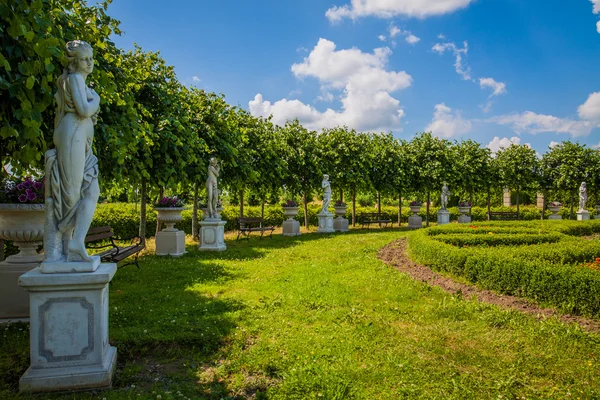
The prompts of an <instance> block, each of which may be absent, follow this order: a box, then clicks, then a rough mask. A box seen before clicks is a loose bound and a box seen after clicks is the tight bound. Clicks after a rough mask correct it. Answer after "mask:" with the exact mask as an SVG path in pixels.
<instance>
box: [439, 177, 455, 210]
mask: <svg viewBox="0 0 600 400" xmlns="http://www.w3.org/2000/svg"><path fill="white" fill-rule="evenodd" d="M450 196H452V193H450V190H448V186H447V184H446V182H445V181H444V186H443V187H442V194H441V201H442V208H441V209H442V210H445V209H446V207H447V206H448V197H450Z"/></svg>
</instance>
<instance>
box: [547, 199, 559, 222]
mask: <svg viewBox="0 0 600 400" xmlns="http://www.w3.org/2000/svg"><path fill="white" fill-rule="evenodd" d="M561 206H562V204H561V203H560V202H559V201H551V202H550V203H548V210H550V211H551V212H552V214H551V215H549V216H548V219H561V218H562V217H561V216H560V215H558V213H559V212H560V207H561Z"/></svg>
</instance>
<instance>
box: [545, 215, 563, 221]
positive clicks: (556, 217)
mask: <svg viewBox="0 0 600 400" xmlns="http://www.w3.org/2000/svg"><path fill="white" fill-rule="evenodd" d="M548 219H553V220H555V221H556V220H559V219H562V216H561V215H558V214H550V215H548Z"/></svg>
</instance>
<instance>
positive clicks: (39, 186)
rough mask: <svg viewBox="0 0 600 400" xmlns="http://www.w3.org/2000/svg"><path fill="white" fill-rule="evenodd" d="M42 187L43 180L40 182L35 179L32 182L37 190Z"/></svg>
mask: <svg viewBox="0 0 600 400" xmlns="http://www.w3.org/2000/svg"><path fill="white" fill-rule="evenodd" d="M43 187H44V182H42V181H37V182H34V183H33V188H34V189H35V190H39V189H41V188H43Z"/></svg>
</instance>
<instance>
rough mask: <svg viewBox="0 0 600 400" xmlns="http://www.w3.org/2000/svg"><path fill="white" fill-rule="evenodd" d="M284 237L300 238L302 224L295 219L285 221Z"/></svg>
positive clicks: (283, 226)
mask: <svg viewBox="0 0 600 400" xmlns="http://www.w3.org/2000/svg"><path fill="white" fill-rule="evenodd" d="M281 227H282V228H283V236H300V222H298V221H296V220H295V219H293V218H290V219H286V220H285V221H283V224H282V226H281Z"/></svg>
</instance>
